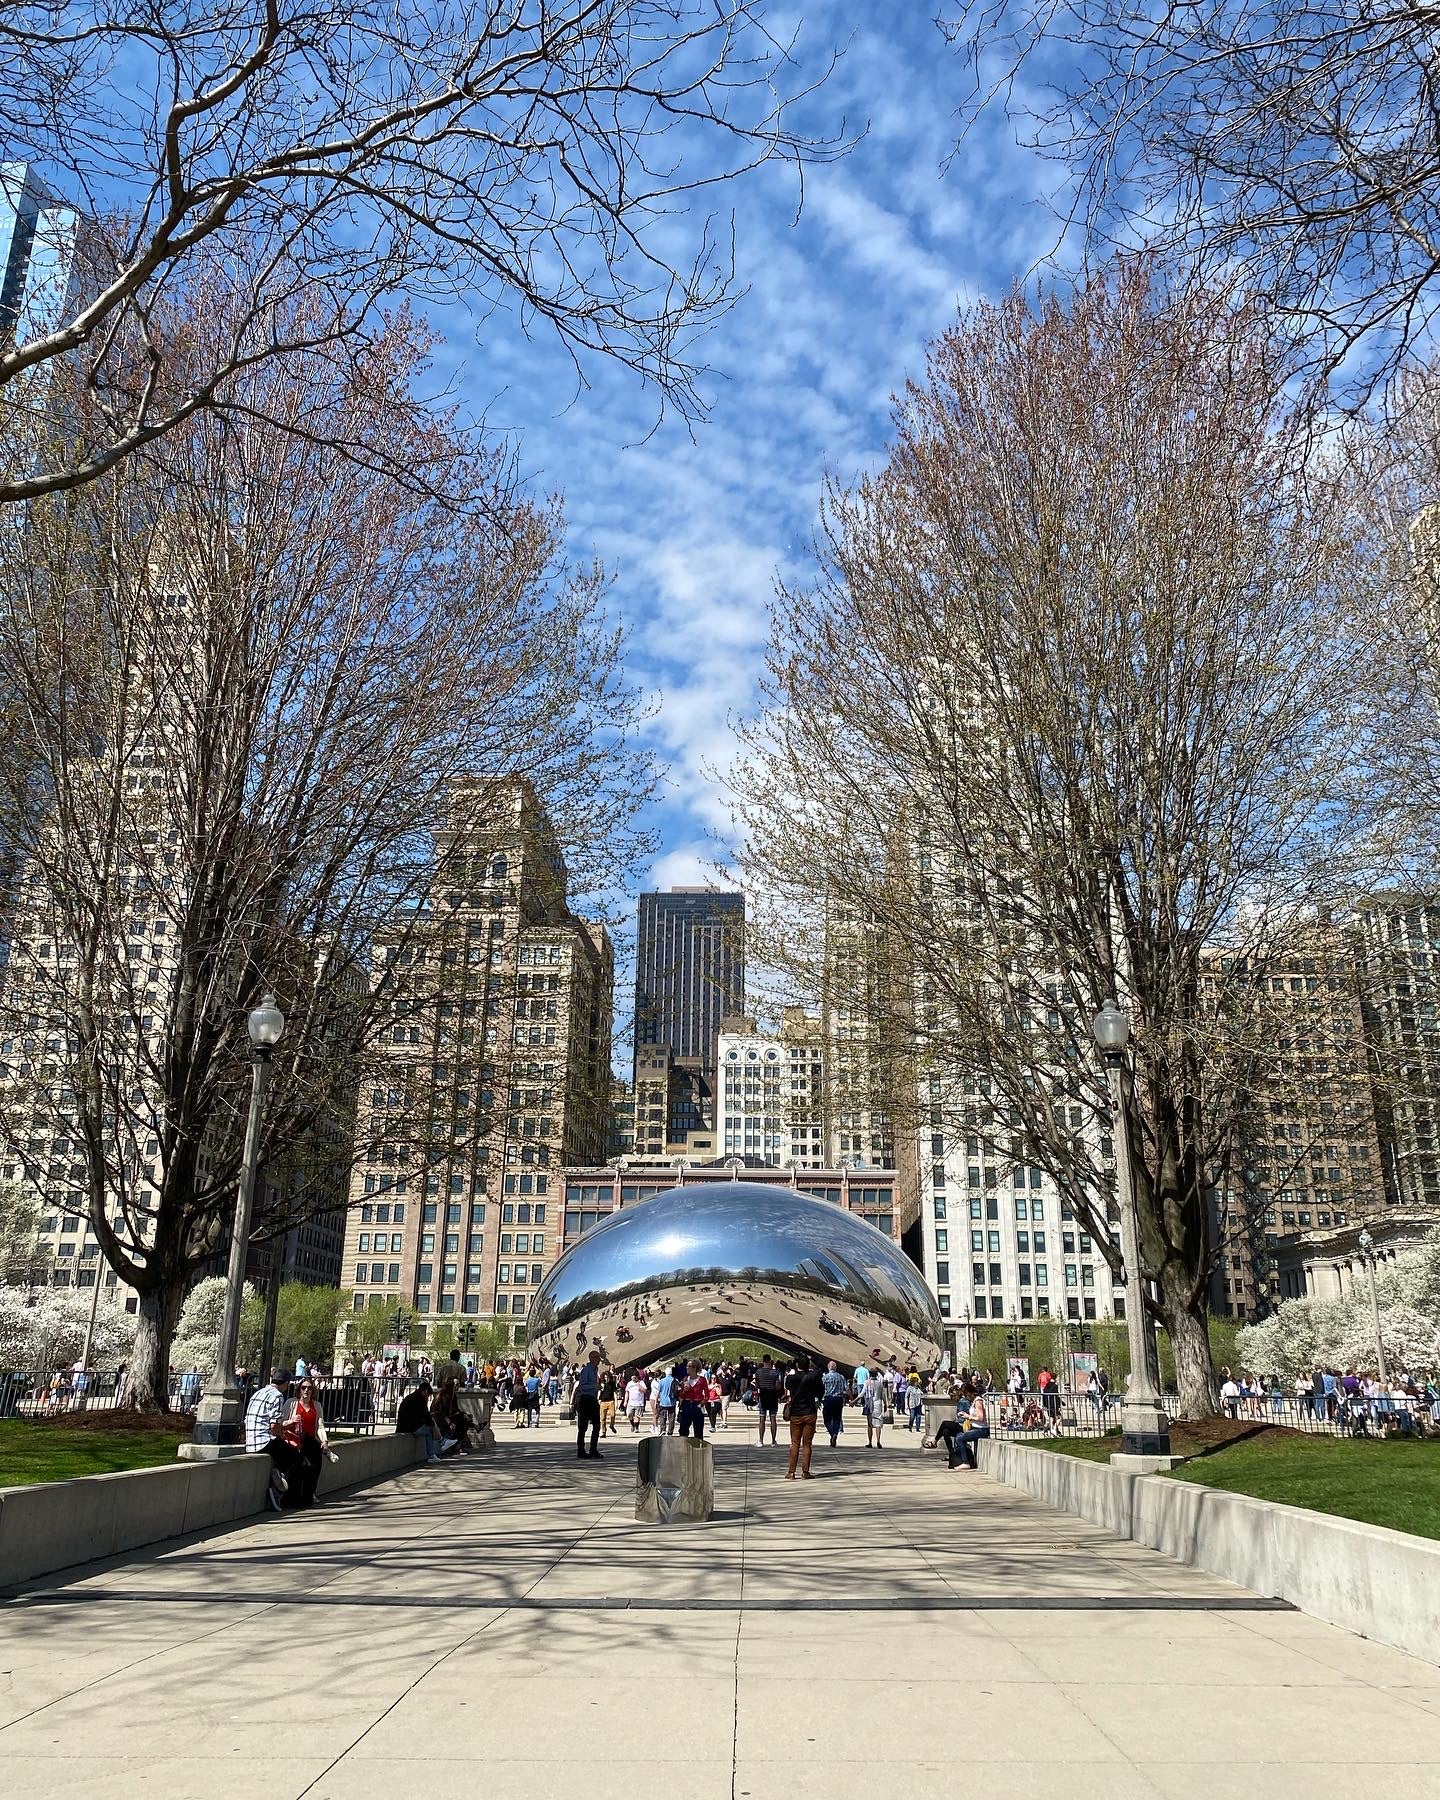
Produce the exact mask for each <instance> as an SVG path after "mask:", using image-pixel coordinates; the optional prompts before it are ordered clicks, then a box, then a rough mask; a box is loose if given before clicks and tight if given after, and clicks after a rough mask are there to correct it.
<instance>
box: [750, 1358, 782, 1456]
mask: <svg viewBox="0 0 1440 1800" xmlns="http://www.w3.org/2000/svg"><path fill="white" fill-rule="evenodd" d="M755 1388H756V1392H757V1394H758V1396H759V1400H760V1442H761V1443H762V1444H763V1443H764V1442H765V1421H766V1420H767V1419H768V1420H769V1421H770V1442H771V1443H772V1444H773V1443H774V1442H775V1422H776V1420H777V1419H778V1418H779V1417H780V1371H779V1370H778V1369H777V1368H776V1367H775V1358H774V1357H773V1356H770V1355H766V1356H764V1357H763V1358H762V1359H761V1362H760V1367H759V1368H758V1369H757V1370H756V1371H755Z"/></svg>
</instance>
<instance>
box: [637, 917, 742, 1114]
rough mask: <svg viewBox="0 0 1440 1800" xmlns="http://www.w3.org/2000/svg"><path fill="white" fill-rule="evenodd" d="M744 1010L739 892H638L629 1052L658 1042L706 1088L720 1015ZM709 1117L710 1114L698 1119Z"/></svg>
mask: <svg viewBox="0 0 1440 1800" xmlns="http://www.w3.org/2000/svg"><path fill="white" fill-rule="evenodd" d="M744 1010H745V896H744V895H743V894H734V893H712V892H711V891H710V889H708V888H694V887H679V888H671V889H670V891H669V892H668V893H659V894H642V895H641V896H640V931H639V942H638V945H637V949H636V967H635V1053H636V1055H637V1057H638V1056H639V1054H640V1052H641V1050H642V1049H644V1048H646V1047H647V1046H650V1045H665V1046H667V1047H668V1048H669V1049H670V1050H672V1051H673V1052H674V1054H675V1056H676V1058H677V1059H686V1060H688V1059H694V1060H695V1062H696V1063H698V1066H699V1071H700V1074H701V1078H702V1081H703V1085H704V1086H705V1087H706V1088H707V1089H708V1090H709V1092H711V1093H712V1094H713V1092H714V1089H715V1071H716V1066H717V1057H718V1049H719V1041H720V1022H721V1020H722V1019H724V1018H725V1017H727V1015H729V1014H731V1013H742V1012H744ZM706 1122H707V1123H713V1121H706Z"/></svg>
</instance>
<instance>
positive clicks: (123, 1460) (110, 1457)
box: [0, 1419, 190, 1487]
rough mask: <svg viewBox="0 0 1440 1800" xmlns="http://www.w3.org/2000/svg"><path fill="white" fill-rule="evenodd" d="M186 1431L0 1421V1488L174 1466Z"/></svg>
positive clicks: (21, 1420) (26, 1420) (17, 1420)
mask: <svg viewBox="0 0 1440 1800" xmlns="http://www.w3.org/2000/svg"><path fill="white" fill-rule="evenodd" d="M189 1435H190V1434H189V1433H188V1432H180V1431H175V1432H169V1431H160V1432H153V1431H91V1430H86V1431H76V1430H73V1429H71V1428H70V1427H68V1426H64V1425H50V1424H46V1423H45V1422H43V1421H31V1420H29V1419H0V1487H28V1486H29V1485H30V1484H31V1483H32V1482H37V1481H68V1480H70V1478H71V1477H72V1476H75V1475H105V1474H108V1473H110V1471H111V1470H114V1469H148V1468H151V1467H152V1466H154V1465H155V1464H157V1463H173V1462H174V1460H175V1448H176V1445H177V1444H179V1443H180V1442H181V1440H182V1438H184V1437H188V1436H189Z"/></svg>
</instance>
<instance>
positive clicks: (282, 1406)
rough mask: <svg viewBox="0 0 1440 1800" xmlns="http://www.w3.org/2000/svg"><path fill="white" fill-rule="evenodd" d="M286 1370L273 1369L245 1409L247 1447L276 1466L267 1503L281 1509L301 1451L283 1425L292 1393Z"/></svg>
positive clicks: (295, 1471) (266, 1497)
mask: <svg viewBox="0 0 1440 1800" xmlns="http://www.w3.org/2000/svg"><path fill="white" fill-rule="evenodd" d="M286 1389H287V1383H286V1380H285V1371H284V1370H283V1369H272V1370H271V1371H270V1379H269V1381H268V1382H267V1383H266V1385H265V1386H264V1387H262V1388H256V1390H255V1392H254V1393H253V1394H252V1395H251V1396H250V1404H249V1405H248V1406H247V1407H246V1408H245V1448H246V1449H247V1450H251V1451H254V1452H256V1453H257V1454H259V1455H264V1456H268V1457H269V1458H270V1461H271V1463H272V1464H273V1467H272V1468H271V1471H270V1485H269V1487H268V1488H267V1489H266V1492H265V1504H266V1505H267V1506H269V1507H270V1508H271V1509H272V1510H273V1511H275V1512H279V1511H281V1498H280V1497H281V1495H282V1494H285V1493H288V1492H289V1489H290V1478H291V1476H293V1475H295V1474H296V1473H297V1472H298V1471H299V1469H300V1463H301V1458H300V1452H299V1451H298V1450H297V1449H296V1448H295V1446H294V1445H293V1444H292V1443H289V1442H288V1441H287V1440H286V1438H285V1437H284V1436H283V1435H282V1432H281V1427H282V1426H283V1425H284V1423H285V1415H286V1413H287V1412H288V1410H289V1407H290V1396H289V1394H288V1393H287V1391H286Z"/></svg>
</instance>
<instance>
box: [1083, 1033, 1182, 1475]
mask: <svg viewBox="0 0 1440 1800" xmlns="http://www.w3.org/2000/svg"><path fill="white" fill-rule="evenodd" d="M1094 1032H1095V1042H1096V1043H1097V1044H1098V1045H1099V1047H1100V1052H1101V1055H1102V1056H1103V1057H1104V1058H1105V1073H1106V1076H1107V1078H1108V1080H1109V1084H1110V1110H1111V1115H1112V1117H1113V1119H1114V1123H1115V1171H1116V1185H1117V1187H1118V1189H1119V1201H1120V1249H1121V1254H1122V1256H1123V1257H1124V1259H1125V1329H1126V1334H1127V1335H1128V1337H1129V1340H1130V1385H1129V1387H1128V1388H1127V1389H1126V1390H1125V1403H1124V1405H1123V1406H1122V1407H1121V1409H1120V1449H1119V1452H1118V1453H1117V1454H1116V1455H1114V1456H1112V1457H1111V1459H1110V1461H1111V1463H1112V1464H1115V1465H1118V1466H1119V1467H1120V1468H1123V1469H1131V1470H1134V1471H1136V1472H1138V1473H1144V1472H1145V1470H1146V1469H1152V1468H1157V1467H1164V1468H1168V1467H1169V1466H1170V1421H1169V1419H1168V1418H1167V1417H1166V1414H1165V1409H1164V1407H1163V1406H1161V1404H1160V1371H1159V1366H1158V1364H1157V1362H1156V1357H1155V1339H1154V1336H1153V1335H1152V1334H1151V1332H1150V1331H1149V1330H1148V1329H1147V1327H1146V1323H1145V1275H1144V1269H1143V1266H1142V1264H1141V1261H1140V1215H1139V1212H1138V1210H1137V1207H1136V1204H1135V1171H1134V1164H1133V1163H1132V1162H1131V1150H1130V1116H1129V1113H1128V1111H1127V1109H1126V1105H1125V1081H1124V1074H1125V1068H1124V1065H1125V1047H1126V1045H1127V1044H1128V1043H1129V1042H1130V1021H1129V1019H1128V1018H1127V1017H1126V1016H1125V1014H1124V1013H1123V1012H1121V1010H1120V1008H1119V1007H1118V1006H1117V1005H1116V1004H1115V1002H1114V1001H1113V1000H1107V1001H1106V1002H1105V1004H1104V1005H1103V1006H1102V1007H1101V1008H1100V1010H1099V1012H1098V1013H1096V1015H1095V1021H1094Z"/></svg>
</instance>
